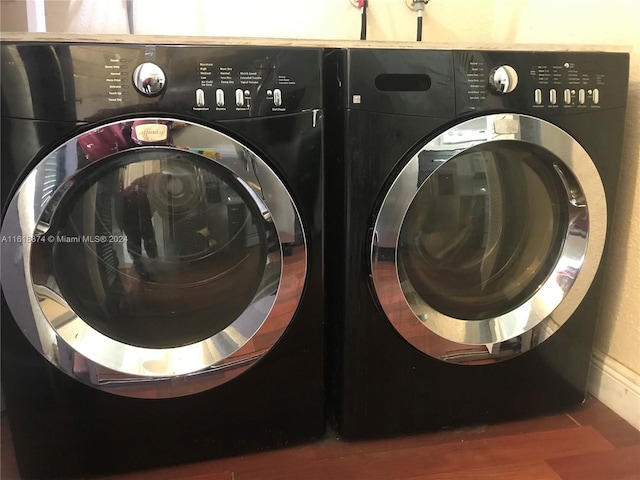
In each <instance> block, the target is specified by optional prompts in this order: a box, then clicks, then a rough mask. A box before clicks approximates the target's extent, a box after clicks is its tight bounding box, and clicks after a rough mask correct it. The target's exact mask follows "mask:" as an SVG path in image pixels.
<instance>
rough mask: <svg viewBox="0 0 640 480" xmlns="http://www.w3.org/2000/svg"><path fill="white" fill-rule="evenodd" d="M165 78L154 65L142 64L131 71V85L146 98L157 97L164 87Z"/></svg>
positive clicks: (160, 70) (162, 72)
mask: <svg viewBox="0 0 640 480" xmlns="http://www.w3.org/2000/svg"><path fill="white" fill-rule="evenodd" d="M166 83H167V77H166V75H165V74H164V71H163V70H162V69H161V68H160V67H159V66H158V65H156V64H155V63H150V62H147V63H142V64H140V65H138V66H137V67H136V69H135V70H134V71H133V85H134V86H135V87H136V90H138V91H139V92H140V93H141V94H143V95H146V96H147V97H153V96H154V95H158V94H159V93H160V92H162V90H163V89H164V87H165V84H166Z"/></svg>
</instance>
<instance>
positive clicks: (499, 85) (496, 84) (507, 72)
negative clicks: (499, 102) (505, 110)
mask: <svg viewBox="0 0 640 480" xmlns="http://www.w3.org/2000/svg"><path fill="white" fill-rule="evenodd" d="M517 85H518V73H517V72H516V71H515V69H514V68H513V67H511V66H509V65H501V66H499V67H496V68H494V69H493V70H491V72H489V87H490V88H491V90H493V91H494V92H495V93H500V94H505V93H511V92H513V91H514V90H515V88H516V86H517Z"/></svg>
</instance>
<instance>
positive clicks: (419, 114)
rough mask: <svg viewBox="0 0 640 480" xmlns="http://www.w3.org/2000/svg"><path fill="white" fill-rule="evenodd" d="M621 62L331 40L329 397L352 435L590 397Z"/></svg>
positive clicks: (619, 123) (598, 56) (546, 407)
mask: <svg viewBox="0 0 640 480" xmlns="http://www.w3.org/2000/svg"><path fill="white" fill-rule="evenodd" d="M628 62H629V57H628V55H627V54H623V53H572V52H522V51H432V50H393V49H386V50H385V49H352V50H336V51H333V52H330V53H328V54H327V56H326V65H325V67H326V69H325V75H326V77H325V84H326V86H327V95H326V101H327V105H328V106H329V107H331V106H333V105H335V107H333V108H331V109H330V110H329V111H326V114H327V118H326V120H327V128H328V130H327V132H328V137H327V138H328V140H327V142H326V157H325V165H326V173H325V178H326V185H327V189H326V192H327V196H326V199H327V204H326V210H325V211H326V220H325V222H326V228H327V230H326V239H327V247H326V252H327V254H326V258H327V262H326V276H327V290H326V295H327V298H328V301H327V308H328V316H327V318H328V319H331V320H332V322H333V323H332V325H331V326H330V328H331V330H330V332H331V336H330V344H329V345H330V346H329V350H328V352H329V354H330V358H331V364H332V365H333V367H332V372H331V374H330V385H331V388H330V401H331V404H332V407H333V408H332V410H333V421H334V423H335V425H336V427H337V429H338V431H339V432H340V433H342V434H343V435H344V436H345V437H350V438H352V437H356V438H357V437H366V436H385V435H392V434H398V433H406V432H415V431H420V430H428V429H435V428H440V427H449V426H455V425H458V426H459V425H467V424H479V423H484V422H490V421H499V420H502V419H509V418H516V417H525V416H531V415H535V414H539V413H542V412H551V411H557V410H560V409H563V408H566V407H568V406H570V405H575V404H579V403H580V402H582V401H583V399H584V398H585V391H586V385H587V374H588V370H589V363H590V353H591V349H592V343H593V338H594V330H595V325H596V317H597V312H598V303H599V296H600V293H601V290H602V288H603V284H602V272H603V269H604V268H603V267H604V266H605V265H604V263H605V261H606V249H607V241H606V240H607V236H608V234H609V233H610V226H611V219H612V218H613V211H614V205H615V201H616V184H617V179H618V175H619V165H620V156H621V147H622V136H623V128H624V118H625V105H626V94H627V82H628Z"/></svg>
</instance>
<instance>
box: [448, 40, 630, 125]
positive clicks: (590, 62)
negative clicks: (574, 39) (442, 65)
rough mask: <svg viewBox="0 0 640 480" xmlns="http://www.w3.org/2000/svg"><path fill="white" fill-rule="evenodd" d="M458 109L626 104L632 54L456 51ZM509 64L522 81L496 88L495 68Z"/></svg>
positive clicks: (553, 109) (537, 110)
mask: <svg viewBox="0 0 640 480" xmlns="http://www.w3.org/2000/svg"><path fill="white" fill-rule="evenodd" d="M453 58H454V63H455V76H456V114H457V115H464V114H472V113H474V112H481V111H487V110H496V109H505V110H512V111H516V112H530V113H532V114H534V115H540V116H543V117H544V116H550V115H554V116H555V115H567V114H580V113H586V112H593V111H598V110H603V109H610V108H620V107H624V106H625V105H626V96H627V95H626V91H627V90H626V85H627V79H628V77H629V70H628V68H629V67H628V62H629V55H628V54H626V53H613V54H611V53H607V54H601V53H598V52H595V53H594V52H508V51H483V52H481V51H454V52H453ZM503 65H508V66H511V67H512V68H513V69H514V70H515V71H516V72H517V74H518V83H517V85H516V87H515V90H513V91H512V92H510V93H507V94H499V93H495V91H493V90H492V88H491V87H490V85H489V76H490V74H491V72H492V71H493V70H494V69H495V68H498V67H500V66H503Z"/></svg>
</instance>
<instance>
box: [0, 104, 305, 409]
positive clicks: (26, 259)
mask: <svg viewBox="0 0 640 480" xmlns="http://www.w3.org/2000/svg"><path fill="white" fill-rule="evenodd" d="M134 121H138V122H148V123H154V122H158V121H162V122H180V123H181V124H183V125H186V126H189V127H192V128H194V129H197V131H198V132H199V133H201V134H202V135H205V136H206V135H208V136H209V137H211V138H214V137H215V139H217V142H218V143H219V142H220V138H223V139H224V140H226V141H228V142H229V143H230V144H232V145H236V146H237V145H240V144H239V142H237V141H236V140H234V139H232V138H231V137H228V136H227V135H224V134H222V133H220V132H218V131H217V130H214V129H211V128H208V127H204V126H202V125H198V124H195V123H192V122H185V121H182V120H175V119H171V118H156V117H141V118H132V119H127V120H124V121H118V122H112V123H109V124H106V125H101V126H99V127H96V128H94V129H92V130H89V131H86V132H83V133H82V134H80V135H78V136H76V137H74V138H73V139H72V140H70V141H68V142H66V143H65V144H63V145H61V146H59V147H58V148H57V149H55V150H54V151H53V152H52V153H51V154H49V155H48V156H47V157H46V158H45V159H43V160H42V161H41V162H39V164H38V165H37V166H36V167H35V168H34V169H33V170H32V171H31V172H30V173H29V174H28V176H27V177H26V178H25V179H24V181H23V182H22V183H21V185H20V186H19V187H18V189H17V191H16V192H15V194H14V196H13V198H12V199H11V202H10V204H9V206H8V209H7V211H6V214H5V217H4V219H3V224H2V231H1V235H2V236H3V237H4V238H24V239H26V240H27V241H23V242H20V243H18V242H11V243H5V244H4V245H3V248H2V265H1V272H2V278H3V280H4V281H3V282H2V288H3V290H4V291H5V296H6V300H7V304H8V305H9V307H10V309H11V311H12V313H13V316H14V318H15V320H16V322H17V323H18V325H19V327H20V329H21V330H22V331H23V333H24V334H25V335H26V337H27V338H28V340H29V341H30V342H31V343H32V345H33V346H34V347H35V348H36V349H37V350H38V351H39V352H40V353H41V354H43V355H44V356H45V357H46V358H47V359H48V360H49V361H50V362H51V363H52V364H54V365H55V366H57V367H58V368H59V369H61V370H62V371H64V372H65V373H67V374H68V375H70V376H72V377H73V378H76V379H77V380H79V381H81V382H83V383H87V384H89V385H91V386H92V387H94V388H98V389H101V390H107V391H111V392H113V393H117V394H120V395H124V396H132V397H160V398H162V397H175V396H182V395H188V394H192V393H196V392H200V391H203V390H207V389H210V388H212V387H215V386H217V385H219V384H221V383H225V382H226V381H228V380H230V379H232V378H234V377H236V376H238V375H239V374H241V373H242V372H244V371H245V370H246V369H248V368H249V367H251V366H252V365H253V364H255V363H256V362H257V361H258V360H259V359H260V358H261V357H262V356H264V354H265V353H266V352H267V351H269V350H270V349H271V348H272V347H273V346H274V345H275V344H276V343H277V341H278V340H279V338H280V337H281V336H282V334H283V333H284V331H285V329H286V327H287V326H288V324H289V322H290V321H291V320H292V318H293V315H294V313H295V311H296V309H297V307H298V303H299V301H300V298H301V296H302V292H303V289H304V284H305V279H306V273H307V250H306V238H305V236H304V230H303V227H302V222H301V219H300V215H299V212H298V210H297V208H296V205H295V203H294V201H293V199H292V198H291V195H290V194H289V192H288V191H287V189H286V187H285V185H284V184H283V183H282V181H281V180H280V179H279V178H278V176H277V174H276V173H275V172H274V171H273V170H272V169H271V168H270V167H269V166H268V165H267V164H266V163H265V162H264V161H263V160H262V159H261V158H259V157H258V156H257V155H256V154H255V153H254V152H252V151H251V150H249V149H248V148H246V147H243V148H242V150H243V154H244V156H245V158H244V159H243V160H244V162H245V164H246V165H245V167H246V168H242V169H240V168H237V167H236V168H234V167H233V166H232V165H231V164H226V163H225V158H222V159H215V158H210V157H207V156H204V155H202V158H205V159H207V160H209V161H212V162H216V163H217V164H218V165H221V166H222V167H224V168H227V169H228V170H230V171H231V172H232V174H233V175H234V176H235V177H236V179H237V180H238V183H239V184H240V185H242V186H243V187H244V188H245V189H247V192H248V193H249V195H250V196H251V197H252V198H253V200H254V201H255V202H256V205H257V207H258V209H259V210H260V212H261V213H262V216H263V217H264V219H265V221H268V222H271V223H272V224H273V227H274V229H275V231H276V233H277V235H278V239H279V243H280V249H279V251H278V252H277V253H276V255H277V258H276V259H275V260H274V262H278V263H279V265H280V268H279V275H278V279H277V281H272V282H269V284H268V285H264V282H265V280H264V278H263V285H262V287H264V288H262V287H261V288H259V289H258V293H257V294H256V297H254V299H253V301H252V302H251V304H250V305H249V306H248V307H247V309H246V310H245V311H244V312H243V314H242V315H240V316H239V317H238V318H237V319H236V320H235V321H234V322H232V323H231V325H229V326H228V327H226V328H225V329H223V330H222V331H220V332H218V333H216V334H214V335H212V336H211V337H209V338H206V339H204V340H202V341H199V342H195V343H193V344H190V345H184V346H178V347H172V348H145V347H139V346H133V345H129V344H126V343H124V342H120V341H117V340H114V339H112V338H110V337H107V336H105V335H103V334H102V333H100V332H98V331H97V330H95V329H94V328H93V327H91V326H90V325H89V324H87V323H86V322H85V321H84V320H82V318H80V317H79V316H78V315H77V314H76V313H75V312H74V311H73V309H72V308H71V307H70V306H69V305H68V304H67V302H66V301H65V300H64V299H63V298H61V297H60V296H59V295H57V293H56V292H55V290H52V289H50V288H47V287H46V286H43V285H36V284H34V282H33V279H32V277H31V252H32V245H33V244H34V241H35V242H39V241H45V240H46V237H45V240H40V239H42V238H43V235H44V236H46V228H45V229H43V228H42V223H43V222H42V221H40V220H42V219H43V218H51V217H52V216H53V215H54V214H55V207H56V202H58V201H59V200H60V199H61V198H62V197H63V196H64V194H65V193H66V191H67V190H68V189H69V188H70V187H71V186H72V185H73V183H74V181H75V180H76V178H77V175H78V173H79V171H80V170H81V168H80V167H79V166H78V165H75V167H76V168H74V169H73V171H69V172H68V173H67V175H66V177H65V178H64V179H62V181H61V184H59V186H58V188H57V189H55V191H52V192H51V195H50V196H49V197H48V198H47V199H46V201H45V202H43V203H42V204H39V203H37V202H36V201H35V199H36V198H40V197H39V195H36V192H35V189H36V180H35V179H36V174H37V171H38V169H39V168H42V167H43V165H44V163H45V161H46V160H47V158H49V157H50V156H51V155H55V154H56V152H59V151H61V150H62V149H64V148H66V147H67V145H69V144H70V143H72V142H74V141H76V140H77V139H78V138H80V137H81V136H82V135H88V134H95V133H96V132H97V131H99V129H101V128H105V127H108V126H112V125H118V124H122V123H125V122H134ZM212 144H213V142H212ZM138 148H139V147H138ZM143 148H158V147H143ZM160 148H163V149H171V148H174V147H171V146H162V147H160ZM127 150H130V149H125V150H121V151H119V152H117V153H122V152H123V151H127ZM178 151H179V150H178ZM111 156H112V155H111V154H109V155H107V156H104V157H102V158H100V159H98V160H95V161H94V162H93V163H94V164H96V163H98V164H99V163H101V162H103V161H105V160H108V159H109V158H111ZM86 168H91V167H86ZM38 188H39V187H38ZM38 193H42V192H38ZM278 202H286V203H288V204H290V210H292V211H293V213H294V216H295V226H296V228H297V229H299V231H300V232H302V239H303V241H302V245H300V247H301V255H300V256H301V257H302V258H303V259H304V260H303V265H302V270H301V268H300V266H299V265H297V266H296V267H295V268H294V259H292V258H290V257H288V256H285V255H283V253H282V240H280V239H281V238H282V234H283V233H284V232H283V231H282V229H281V228H279V227H280V226H282V225H286V224H287V222H286V220H287V219H285V218H281V217H282V215H283V213H282V211H283V210H282V209H278V208H273V207H274V206H275V205H276V204H277V203H278ZM289 223H290V222H289ZM270 255H271V256H273V254H270ZM8 279H10V281H7V280H8ZM283 285H287V288H288V291H287V295H286V298H284V296H283V295H281V291H282V286H283ZM47 302H54V304H55V306H56V309H58V310H59V309H63V310H64V311H63V312H62V313H60V312H58V313H57V314H56V315H57V316H56V318H52V316H51V315H48V316H47V314H46V313H45V310H46V308H43V305H44V306H45V307H46V303H47ZM283 319H286V321H283ZM238 327H239V328H238ZM263 328H264V329H266V330H268V331H269V332H270V343H269V344H268V345H267V346H263V347H261V348H260V349H257V347H255V346H253V345H251V344H252V342H249V340H250V339H251V338H252V337H253V335H255V333H256V332H258V331H259V330H261V329H263ZM247 330H248V331H249V332H251V334H250V335H248V336H241V337H239V336H238V332H239V331H247ZM132 359H133V360H132ZM79 366H80V367H79ZM150 382H153V383H152V384H151V383H150Z"/></svg>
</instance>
